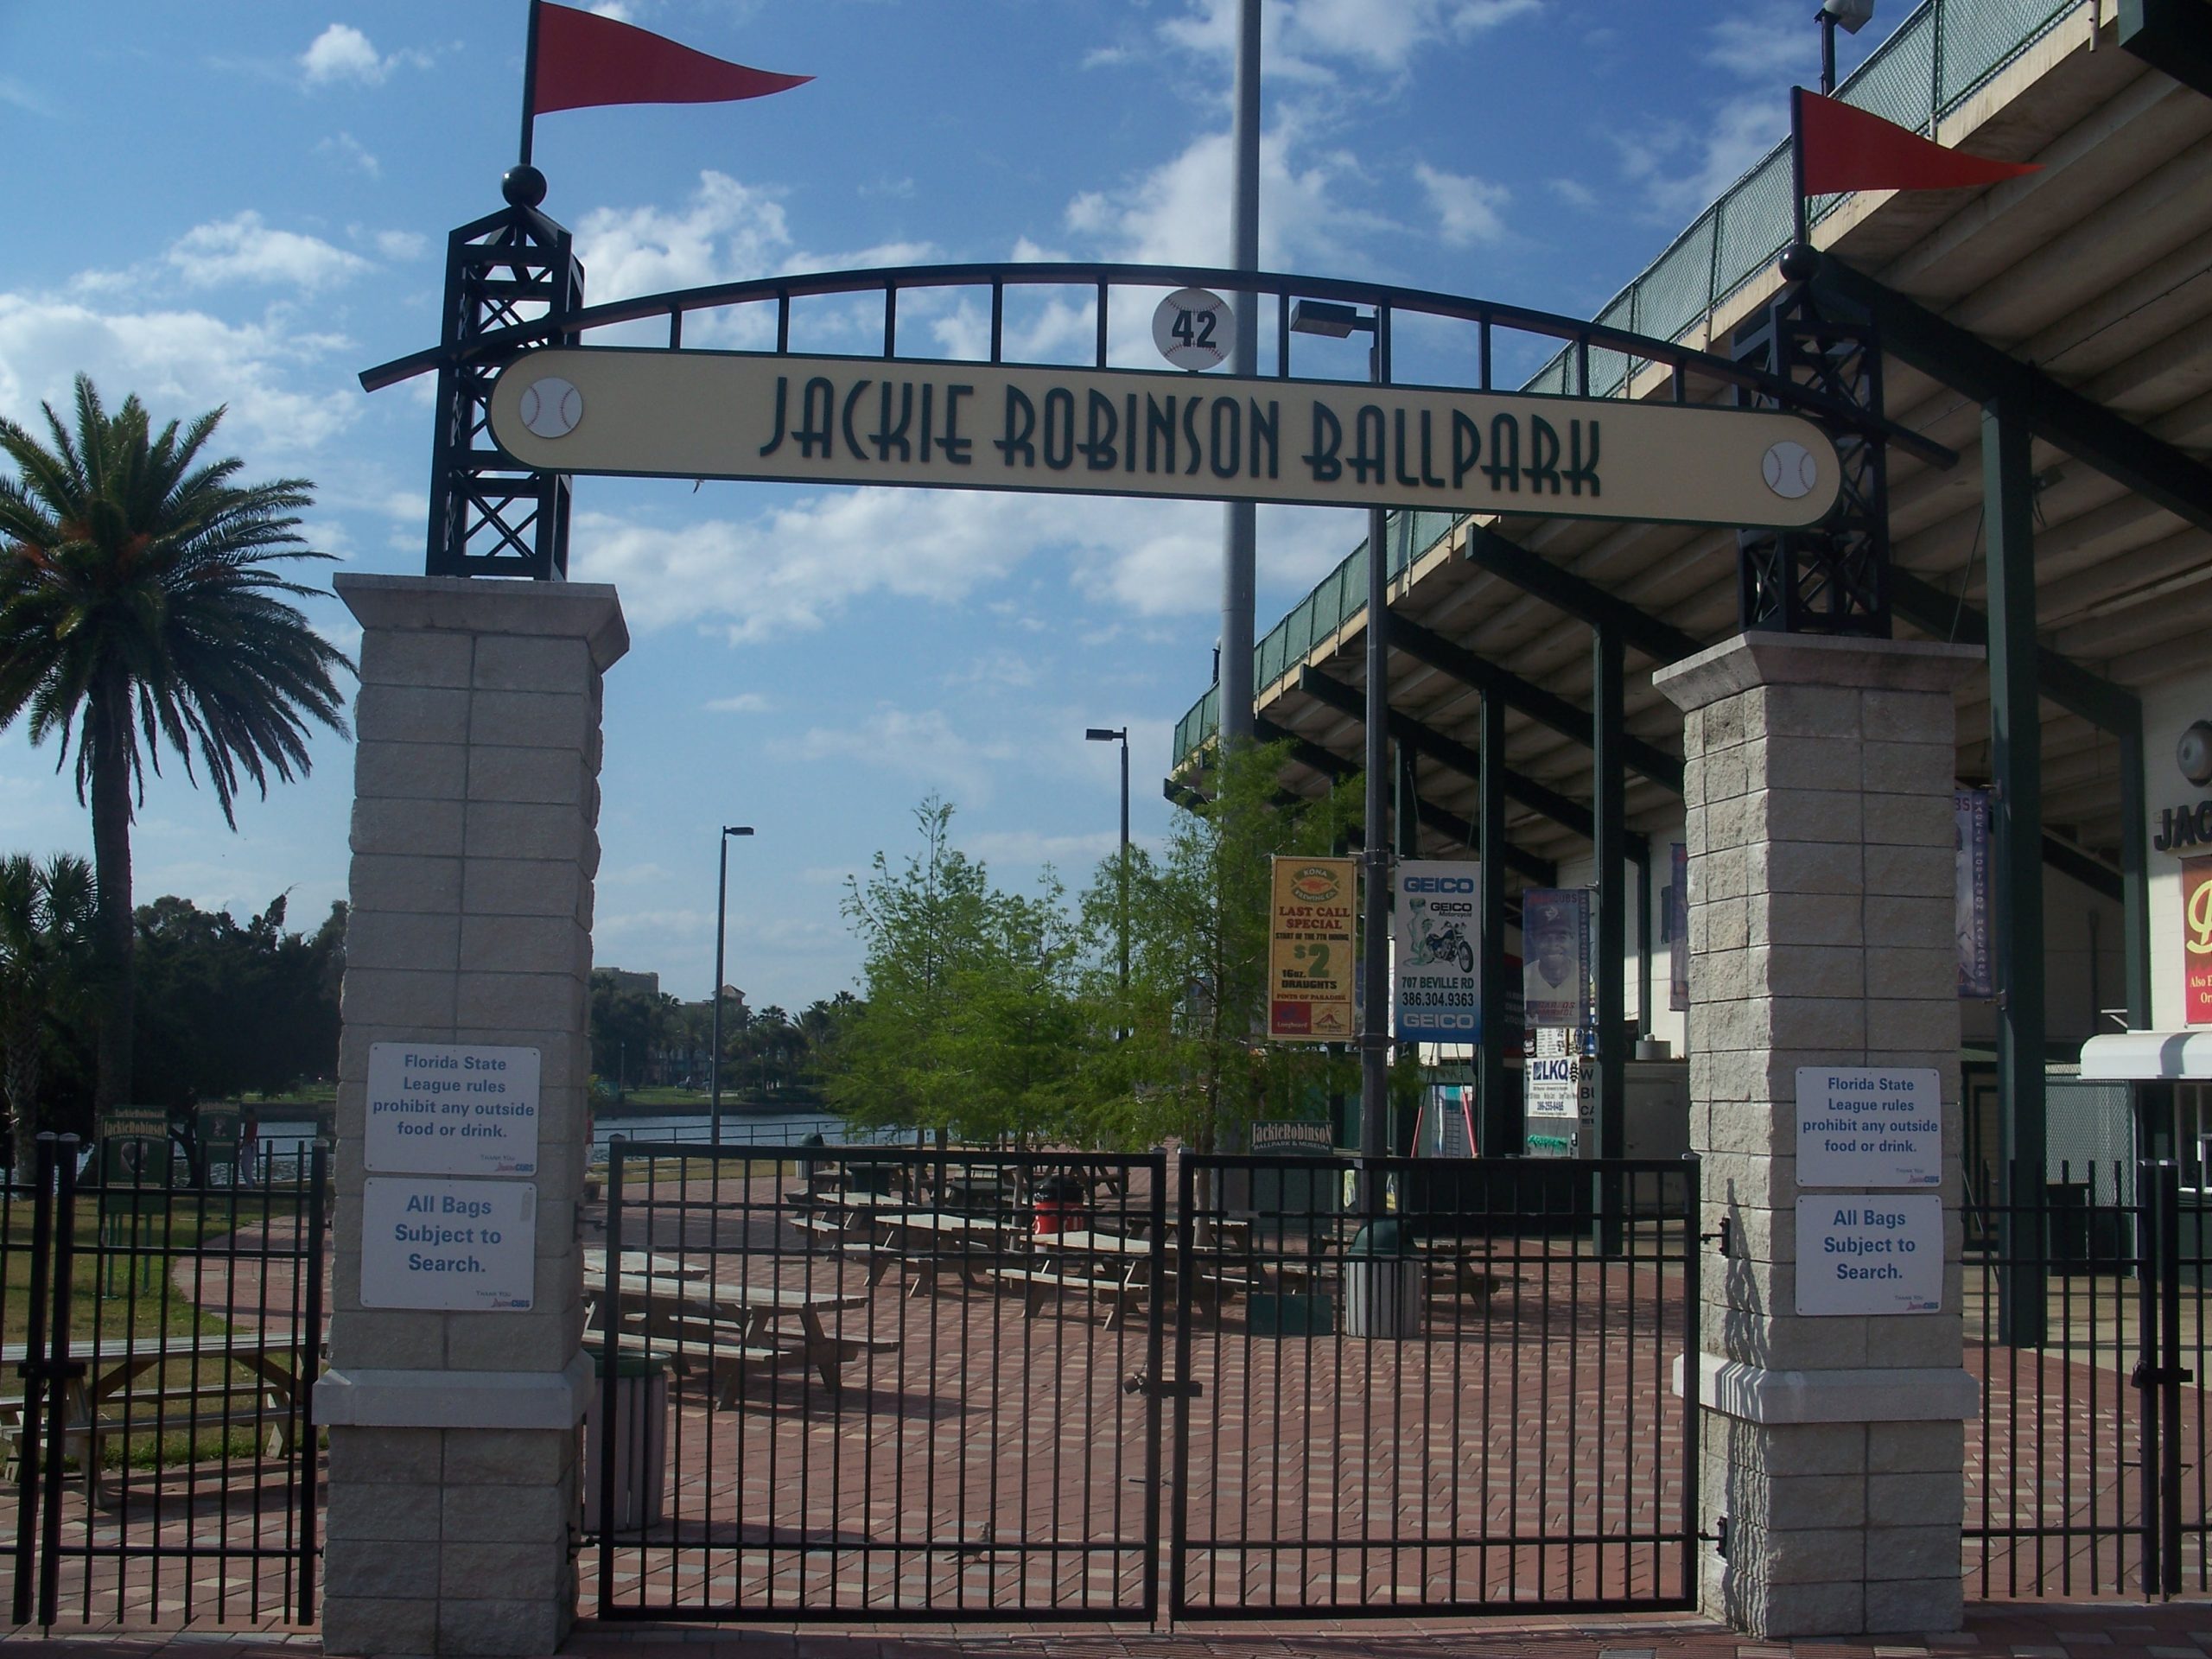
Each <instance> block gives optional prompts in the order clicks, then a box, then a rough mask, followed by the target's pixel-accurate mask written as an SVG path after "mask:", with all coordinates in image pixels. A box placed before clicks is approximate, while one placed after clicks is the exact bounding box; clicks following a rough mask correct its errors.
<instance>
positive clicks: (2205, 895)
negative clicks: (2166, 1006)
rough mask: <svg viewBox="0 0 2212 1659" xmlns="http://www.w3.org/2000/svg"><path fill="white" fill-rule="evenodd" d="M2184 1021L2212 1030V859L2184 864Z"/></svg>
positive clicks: (2182, 875)
mask: <svg viewBox="0 0 2212 1659" xmlns="http://www.w3.org/2000/svg"><path fill="white" fill-rule="evenodd" d="M2181 911H2182V934H2181V938H2182V1016H2181V1017H2182V1020H2183V1024H2185V1025H2191V1026H2212V858H2184V859H2183V860H2182V861H2181Z"/></svg>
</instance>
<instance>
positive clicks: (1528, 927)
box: [1521, 887, 1592, 1029]
mask: <svg viewBox="0 0 2212 1659" xmlns="http://www.w3.org/2000/svg"><path fill="white" fill-rule="evenodd" d="M1521 939H1522V950H1521V956H1522V969H1521V997H1522V1019H1523V1020H1525V1021H1526V1023H1527V1024H1528V1026H1529V1027H1530V1028H1531V1029H1540V1028H1542V1027H1569V1028H1580V1027H1585V1026H1587V1025H1589V1024H1590V1023H1591V1020H1592V1006H1591V1003H1592V998H1591V995H1590V890H1589V889H1588V888H1587V887H1530V888H1529V889H1528V891H1526V892H1525V893H1522V895H1521Z"/></svg>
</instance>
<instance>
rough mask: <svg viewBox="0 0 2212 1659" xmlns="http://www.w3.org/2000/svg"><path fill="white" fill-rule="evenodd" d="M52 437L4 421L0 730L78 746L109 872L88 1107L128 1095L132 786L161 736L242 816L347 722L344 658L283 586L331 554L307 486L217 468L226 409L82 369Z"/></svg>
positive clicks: (300, 591)
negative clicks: (254, 791)
mask: <svg viewBox="0 0 2212 1659" xmlns="http://www.w3.org/2000/svg"><path fill="white" fill-rule="evenodd" d="M45 410H46V423H47V428H48V432H49V434H50V435H51V438H52V442H53V447H52V448H47V447H46V446H45V445H43V444H41V442H39V441H38V440H37V439H36V438H35V437H33V436H32V435H30V434H29V432H27V431H25V430H24V429H22V427H20V426H17V425H16V424H15V423H13V422H11V421H6V420H0V452H4V453H5V454H7V456H8V458H9V459H10V461H14V463H15V464H16V468H17V471H18V473H19V474H20V476H19V477H18V478H17V479H16V480H7V479H0V731H5V730H7V729H8V728H9V727H10V726H11V725H12V724H14V722H15V721H16V716H18V715H25V714H26V713H27V714H28V716H29V731H30V737H31V741H32V742H34V743H40V742H43V741H45V740H46V739H47V738H48V737H49V736H54V737H58V738H59V739H60V747H61V756H60V760H58V761H57V762H56V763H55V770H57V771H59V770H60V767H61V766H65V765H67V763H68V761H69V760H70V756H71V752H72V750H74V754H75V760H76V777H77V798H78V799H79V801H85V800H87V799H89V801H90V804H91V807H92V861H93V866H94V868H95V871H96V873H97V874H98V877H99V929H98V938H97V948H98V956H99V961H98V969H99V1003H100V1010H101V1015H102V1018H101V1021H100V1033H99V1049H98V1065H97V1071H96V1074H95V1081H94V1084H93V1090H92V1100H93V1104H94V1106H95V1107H96V1108H102V1109H104V1108H106V1107H109V1106H112V1105H116V1104H118V1103H123V1102H126V1101H128V1100H129V1099H130V1038H131V1019H132V1012H133V1010H132V1006H131V976H130V961H131V944H132V931H131V910H130V823H131V817H132V810H133V799H132V796H133V791H134V789H135V791H136V792H137V800H138V801H139V802H141V803H143V800H144V798H145V784H146V779H145V770H146V767H147V766H149V765H150V766H152V767H153V769H154V770H155V771H156V772H160V770H161V751H162V747H168V749H169V750H171V751H172V752H174V753H175V754H176V755H178V756H179V757H180V758H181V760H183V762H184V768H185V774H186V776H187V777H188V778H191V779H193V780H194V782H195V783H196V782H197V781H198V776H197V773H196V771H195V760H196V761H197V764H198V766H204V767H205V768H206V770H207V780H208V782H209V783H210V784H212V785H213V787H214V791H215V798H216V800H217V801H218V802H219V804H221V806H222V809H223V817H224V819H225V821H226V822H227V823H229V824H230V825H231V827H232V829H236V828H237V827H238V820H237V817H236V816H235V814H234V812H233V810H232V805H233V800H234V798H235V797H236V795H237V793H238V782H239V779H240V776H241V774H243V775H244V776H245V777H246V778H248V779H251V780H252V781H253V783H254V784H255V785H256V786H257V788H258V789H259V790H260V791H261V792H262V793H263V794H264V796H265V795H266V794H267V793H268V791H269V776H270V773H271V772H274V773H275V774H276V775H277V777H278V778H280V779H283V780H285V781H286V782H289V781H290V780H291V779H293V778H294V777H295V776H304V775H306V773H307V772H308V767H309V761H308V747H307V736H308V721H310V720H313V721H320V722H321V724H323V725H325V726H327V727H328V728H331V729H332V730H333V731H336V732H339V733H340V734H343V733H344V732H345V729H346V723H345V718H344V715H343V705H342V702H341V701H340V696H339V692H338V688H337V686H336V685H335V683H334V682H333V680H332V677H331V675H332V671H333V670H334V669H339V668H346V669H350V668H351V667H352V666H353V665H352V664H350V663H348V662H347V661H346V658H345V655H344V654H343V653H342V652H339V651H338V650H336V649H335V648H334V647H333V646H332V645H329V644H328V643H327V642H326V641H325V640H323V639H321V638H320V637H319V636H317V635H316V634H315V632H314V631H313V630H312V629H310V628H309V627H308V623H307V619H306V617H305V616H303V615H302V613H300V611H299V610H298V609H297V608H296V607H294V606H292V605H290V604H288V603H287V602H286V601H285V596H286V595H302V596H303V595H306V594H311V593H313V592H315V589H313V588H303V587H301V586H299V585H298V584H296V583H295V582H288V581H286V580H284V579H283V577H281V576H279V575H277V574H276V572H275V571H274V570H273V569H271V567H272V566H273V565H275V564H277V563H279V562H281V561H284V560H289V559H300V558H327V557H329V555H327V554H324V553H317V552H313V551H310V550H308V547H307V545H306V542H305V538H304V537H302V536H301V535H300V534H299V531H298V525H299V523H300V520H299V518H298V517H297V513H298V511H299V510H300V509H301V508H303V507H306V506H308V505H310V503H311V501H312V499H313V498H312V497H310V496H309V494H308V488H309V486H308V482H307V480H304V479H293V478H286V479H277V480H274V481H273V482H270V483H267V484H239V483H237V482H235V481H234V480H235V478H236V475H237V474H238V470H239V468H240V467H242V466H243V465H244V463H243V462H241V461H238V459H236V458H235V457H232V458H230V459H227V460H221V461H203V460H202V459H201V452H202V451H203V450H204V449H205V448H207V441H208V439H209V438H210V437H211V436H212V435H213V433H214V430H215V426H216V423H218V422H219V421H220V420H221V419H222V417H223V410H219V409H217V410H211V411H210V412H209V413H207V414H205V415H202V416H200V417H199V418H198V419H197V420H195V421H194V422H193V423H191V425H190V426H188V427H187V428H185V429H182V430H181V431H180V430H179V429H178V425H177V423H175V421H172V422H170V423H168V425H167V426H165V427H163V428H162V430H161V432H160V434H159V435H153V434H152V433H151V431H150V423H149V420H148V418H147V415H146V410H145V409H144V407H143V405H142V404H140V403H139V402H138V400H137V397H129V398H126V399H124V404H123V407H122V408H120V409H118V410H115V411H114V412H113V413H110V412H109V411H108V410H107V409H106V408H105V407H104V406H103V405H102V404H101V402H100V397H99V392H98V391H95V390H94V389H93V386H92V381H91V380H90V379H89V378H87V377H86V376H84V375H79V376H78V377H77V397H76V424H75V429H74V430H72V429H69V428H68V427H66V426H65V425H64V424H63V423H62V421H61V418H60V416H58V415H56V414H55V413H54V409H53V406H52V405H51V404H48V405H46V406H45Z"/></svg>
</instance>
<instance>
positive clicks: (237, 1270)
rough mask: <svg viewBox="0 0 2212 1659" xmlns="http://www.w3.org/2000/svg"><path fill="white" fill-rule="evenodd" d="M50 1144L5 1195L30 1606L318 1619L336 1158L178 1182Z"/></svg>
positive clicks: (76, 1614)
mask: <svg viewBox="0 0 2212 1659" xmlns="http://www.w3.org/2000/svg"><path fill="white" fill-rule="evenodd" d="M298 1161H299V1160H283V1161H281V1162H280V1160H278V1159H277V1157H275V1156H273V1155H272V1156H270V1157H268V1158H264V1159H263V1160H259V1161H258V1163H257V1164H255V1163H247V1164H246V1165H245V1166H244V1167H241V1168H235V1169H230V1170H227V1171H226V1173H229V1174H231V1175H232V1178H233V1179H232V1181H231V1182H230V1183H229V1184H226V1185H193V1186H175V1185H169V1184H168V1181H169V1170H168V1167H167V1166H166V1165H165V1164H162V1162H160V1161H159V1160H149V1163H148V1164H147V1165H146V1166H137V1165H135V1164H132V1163H130V1162H128V1161H126V1160H113V1161H112V1162H111V1166H109V1167H107V1168H105V1169H103V1168H100V1167H98V1166H93V1167H88V1168H87V1169H86V1170H85V1171H83V1172H82V1173H80V1172H79V1167H78V1165H79V1147H78V1143H77V1141H76V1138H75V1137H74V1136H63V1137H60V1138H59V1139H56V1138H55V1137H54V1136H52V1135H42V1136H41V1137H40V1139H39V1147H38V1160H37V1164H36V1167H35V1170H34V1171H32V1172H30V1179H29V1180H28V1181H22V1182H20V1183H17V1184H10V1185H7V1186H5V1187H4V1188H0V1332H4V1345H0V1363H5V1365H6V1366H7V1368H8V1370H9V1373H10V1375H11V1376H13V1377H14V1378H16V1379H19V1381H18V1383H17V1385H16V1389H15V1391H14V1392H13V1393H12V1394H4V1393H0V1445H4V1447H5V1452H6V1458H7V1470H6V1475H5V1480H4V1486H5V1489H6V1490H5V1492H4V1494H0V1510H4V1509H6V1508H9V1507H12V1509H13V1510H14V1513H13V1514H12V1516H8V1517H7V1519H8V1521H9V1522H12V1527H13V1536H14V1548H13V1550H12V1551H11V1552H10V1556H9V1564H10V1572H11V1574H12V1582H11V1584H10V1592H9V1599H10V1606H11V1609H12V1613H13V1617H14V1619H15V1621H16V1623H17V1624H29V1623H31V1622H33V1621H34V1620H35V1621H36V1622H37V1623H39V1624H49V1625H50V1624H54V1623H56V1622H57V1621H58V1620H60V1619H63V1618H77V1619H86V1620H95V1619H98V1620H116V1621H126V1620H127V1621H130V1622H133V1623H153V1622H162V1623H173V1622H175V1621H178V1620H183V1619H193V1618H269V1617H277V1618H292V1619H296V1620H298V1621H301V1622H302V1623H304V1622H307V1621H309V1620H311V1619H312V1618H313V1617H314V1614H315V1576H316V1575H315V1561H316V1556H317V1530H318V1528H317V1521H318V1516H319V1513H320V1477H319V1472H318V1469H319V1459H318V1455H317V1450H316V1435H315V1419H314V1413H313V1402H312V1385H313V1379H314V1376H315V1370H316V1368H317V1365H318V1363H319V1359H320V1355H321V1346H322V1338H321V1331H322V1313H323V1306H324V1282H323V1274H324V1268H323V1261H324V1249H323V1247H324V1239H325V1226H326V1219H327V1211H328V1205H327V1194H328V1171H327V1153H325V1152H324V1151H322V1150H321V1149H320V1148H318V1149H317V1150H315V1152H314V1153H313V1154H311V1155H310V1156H309V1157H308V1159H307V1160H305V1165H304V1167H300V1166H298Z"/></svg>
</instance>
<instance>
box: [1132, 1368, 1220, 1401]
mask: <svg viewBox="0 0 2212 1659" xmlns="http://www.w3.org/2000/svg"><path fill="white" fill-rule="evenodd" d="M1205 1391H1206V1390H1205V1384H1204V1383H1155V1382H1154V1381H1153V1380H1152V1377H1151V1376H1150V1374H1149V1373H1147V1372H1145V1371H1141V1370H1139V1371H1131V1372H1130V1373H1129V1376H1128V1381H1127V1382H1126V1383H1122V1393H1123V1394H1141V1395H1145V1396H1146V1397H1147V1398H1148V1399H1153V1400H1198V1399H1201V1398H1203V1397H1204V1396H1205Z"/></svg>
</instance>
